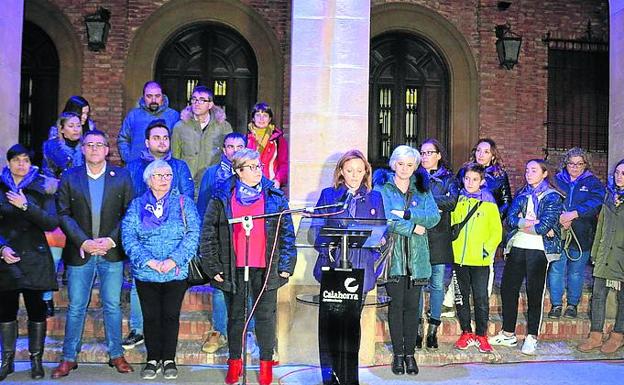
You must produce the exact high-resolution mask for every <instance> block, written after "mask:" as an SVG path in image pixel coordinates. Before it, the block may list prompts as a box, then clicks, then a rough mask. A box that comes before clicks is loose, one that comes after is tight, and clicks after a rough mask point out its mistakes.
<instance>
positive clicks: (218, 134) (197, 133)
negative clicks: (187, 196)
mask: <svg viewBox="0 0 624 385" xmlns="http://www.w3.org/2000/svg"><path fill="white" fill-rule="evenodd" d="M190 105H191V112H192V117H190V118H189V119H186V120H185V119H184V118H183V119H182V120H180V121H179V122H178V123H177V124H176V125H175V127H174V128H173V135H172V139H171V142H172V143H171V151H172V153H173V156H174V157H176V158H179V159H182V160H184V161H186V163H187V164H188V165H189V168H190V169H191V174H192V175H193V180H194V181H195V185H196V186H199V183H200V182H201V179H202V176H203V175H204V172H205V171H206V168H207V167H208V166H210V165H213V164H217V163H219V158H220V156H221V145H222V143H223V137H224V136H225V135H226V134H228V133H230V132H232V127H231V126H230V123H228V122H227V121H226V120H225V113H224V112H223V110H222V109H221V108H219V107H217V106H215V104H214V93H213V92H212V90H210V89H208V88H206V87H204V86H197V87H195V88H194V89H193V93H192V94H191V100H190Z"/></svg>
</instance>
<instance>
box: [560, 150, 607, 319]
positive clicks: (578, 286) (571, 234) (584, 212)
mask: <svg viewBox="0 0 624 385" xmlns="http://www.w3.org/2000/svg"><path fill="white" fill-rule="evenodd" d="M556 180H557V184H558V185H559V187H560V188H561V190H562V191H563V192H564V193H565V200H564V201H563V213H562V214H561V216H560V217H559V223H560V224H561V226H562V228H563V234H562V242H563V253H562V256H561V258H560V259H559V260H558V261H556V262H553V263H551V265H550V270H549V272H548V286H549V288H550V302H551V303H552V308H551V309H550V312H549V313H548V317H549V318H559V317H561V314H562V313H563V316H564V317H566V318H576V316H577V306H578V303H579V301H580V300H581V293H582V291H583V281H584V278H585V267H586V266H587V261H588V260H589V255H590V251H591V248H592V244H593V241H594V233H595V232H596V218H597V216H598V213H599V212H600V207H601V206H602V201H603V198H604V195H605V187H604V186H603V184H602V182H600V180H599V179H598V178H597V177H596V176H595V175H594V174H593V173H592V172H591V170H590V159H589V155H588V154H587V153H586V152H585V150H583V149H580V148H578V147H574V148H571V149H570V150H568V152H566V154H565V155H564V157H563V161H562V164H561V171H560V172H559V173H558V174H557V175H556ZM566 288H567V292H566V298H567V306H566V309H565V311H563V292H564V290H565V289H566Z"/></svg>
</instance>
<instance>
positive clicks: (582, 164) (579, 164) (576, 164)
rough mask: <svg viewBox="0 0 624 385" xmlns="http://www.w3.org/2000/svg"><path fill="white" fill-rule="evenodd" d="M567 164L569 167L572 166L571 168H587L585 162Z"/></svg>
mask: <svg viewBox="0 0 624 385" xmlns="http://www.w3.org/2000/svg"><path fill="white" fill-rule="evenodd" d="M566 164H567V165H568V166H570V167H583V166H585V162H578V163H572V162H568V163H566Z"/></svg>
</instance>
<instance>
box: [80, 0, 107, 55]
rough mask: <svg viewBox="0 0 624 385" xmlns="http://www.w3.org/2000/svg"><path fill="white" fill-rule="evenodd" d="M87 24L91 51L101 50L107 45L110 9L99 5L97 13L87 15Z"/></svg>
mask: <svg viewBox="0 0 624 385" xmlns="http://www.w3.org/2000/svg"><path fill="white" fill-rule="evenodd" d="M84 20H85V24H86V26H87V40H88V42H89V49H90V50H91V51H100V50H102V49H104V48H105V47H106V39H108V31H109V30H110V23H109V22H108V20H110V11H109V10H108V9H106V8H102V7H99V8H98V9H97V11H96V12H95V13H92V14H90V15H87V16H85V19H84Z"/></svg>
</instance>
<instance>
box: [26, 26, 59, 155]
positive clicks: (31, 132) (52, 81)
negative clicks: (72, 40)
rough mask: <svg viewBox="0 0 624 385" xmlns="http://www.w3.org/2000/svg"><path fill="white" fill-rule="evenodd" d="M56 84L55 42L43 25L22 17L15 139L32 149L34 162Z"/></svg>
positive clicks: (50, 119)
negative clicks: (17, 119) (18, 99)
mask: <svg viewBox="0 0 624 385" xmlns="http://www.w3.org/2000/svg"><path fill="white" fill-rule="evenodd" d="M58 88H59V57H58V53H57V50H56V46H55V45H54V42H53V41H52V39H50V36H48V34H47V33H45V31H44V30H43V29H41V28H40V27H39V26H37V25H36V24H34V23H31V22H29V21H25V22H24V32H23V35H22V80H21V90H20V120H19V121H20V127H19V142H20V143H22V144H23V145H25V146H27V147H29V148H31V149H33V150H34V151H35V163H37V164H39V163H40V162H41V159H42V155H41V151H42V145H43V142H44V141H45V140H46V139H47V138H48V127H50V125H51V124H53V123H54V121H55V119H56V115H57V105H58Z"/></svg>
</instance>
